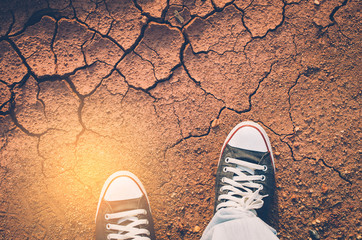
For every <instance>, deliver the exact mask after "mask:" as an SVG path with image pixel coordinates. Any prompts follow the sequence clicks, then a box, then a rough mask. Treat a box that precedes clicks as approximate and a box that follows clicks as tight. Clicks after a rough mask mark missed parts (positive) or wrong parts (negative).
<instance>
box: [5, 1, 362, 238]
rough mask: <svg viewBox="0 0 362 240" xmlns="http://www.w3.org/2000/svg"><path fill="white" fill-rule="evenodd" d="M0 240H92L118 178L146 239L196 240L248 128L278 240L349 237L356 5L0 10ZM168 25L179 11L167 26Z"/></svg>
mask: <svg viewBox="0 0 362 240" xmlns="http://www.w3.org/2000/svg"><path fill="white" fill-rule="evenodd" d="M0 9H1V13H0V36H1V37H0V106H1V114H0V124H1V125H0V135H1V138H0V139H1V142H0V149H1V158H0V237H1V238H2V239H92V238H93V237H94V214H95V211H96V206H97V201H98V195H99V193H100V189H101V187H102V185H103V182H104V181H105V179H106V178H107V177H108V176H109V175H110V174H111V173H113V172H115V171H118V170H129V171H131V172H134V173H135V174H136V175H137V176H138V177H139V178H140V179H141V180H142V181H143V183H144V185H145V187H146V189H147V191H148V194H149V197H150V201H151V206H152V209H153V215H154V219H155V222H156V226H155V227H156V232H157V235H158V239H199V238H200V236H201V234H202V231H203V230H204V228H205V226H206V225H207V223H208V222H209V220H210V219H211V217H212V209H213V203H214V196H213V195H214V178H215V172H216V166H217V162H218V155H219V151H220V148H221V146H222V143H223V141H224V139H225V137H226V135H227V134H228V132H229V131H230V130H231V129H232V128H233V126H234V125H236V124H237V123H238V122H240V121H242V120H246V119H249V120H253V121H256V122H258V123H259V124H261V125H262V126H263V127H264V128H265V129H266V131H267V132H268V134H269V136H270V138H271V141H272V145H273V148H274V152H275V155H276V169H277V199H276V204H275V206H274V218H273V219H272V220H271V224H272V225H273V226H274V227H276V228H277V229H278V232H279V233H278V235H279V237H280V238H281V239H308V238H310V239H318V236H317V235H313V234H312V235H310V231H311V230H314V231H317V233H318V234H319V235H320V239H361V231H362V229H361V199H362V197H361V172H360V169H359V168H360V167H361V164H360V161H361V83H362V81H361V69H362V66H361V50H362V48H361V2H360V1H359V0H306V1H304V0H295V1H293V0H234V1H229V0H211V1H210V0H204V1H201V0H167V1H166V0H149V1H147V0H134V1H126V0H91V1H86V0H63V1H58V0H33V1H30V0H15V1H13V0H1V6H0ZM175 11H177V12H175Z"/></svg>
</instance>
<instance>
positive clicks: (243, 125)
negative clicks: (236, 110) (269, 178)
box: [218, 121, 275, 172]
mask: <svg viewBox="0 0 362 240" xmlns="http://www.w3.org/2000/svg"><path fill="white" fill-rule="evenodd" d="M246 126H248V127H253V128H255V129H256V130H258V131H259V133H260V134H261V135H262V137H263V139H264V142H265V144H266V146H267V149H268V152H270V156H271V159H272V163H273V168H274V172H275V163H274V156H273V150H272V147H271V144H270V140H269V137H268V135H267V133H266V132H265V130H264V129H263V128H262V127H261V126H260V125H259V124H257V123H255V122H252V121H244V122H241V123H239V124H238V125H236V126H235V127H234V128H233V129H232V130H231V131H230V133H229V134H228V136H227V137H226V139H225V142H224V144H223V146H222V148H221V152H220V157H219V163H218V166H219V164H220V160H221V155H222V153H223V152H224V149H225V146H226V144H228V143H229V141H230V139H231V138H232V137H233V136H234V134H235V133H236V132H237V131H238V130H239V129H240V128H242V127H246Z"/></svg>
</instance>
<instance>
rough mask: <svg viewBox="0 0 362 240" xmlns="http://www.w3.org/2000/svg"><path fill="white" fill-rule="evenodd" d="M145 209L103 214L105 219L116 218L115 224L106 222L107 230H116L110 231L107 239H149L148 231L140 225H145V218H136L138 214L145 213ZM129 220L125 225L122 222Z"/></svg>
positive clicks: (146, 222)
mask: <svg viewBox="0 0 362 240" xmlns="http://www.w3.org/2000/svg"><path fill="white" fill-rule="evenodd" d="M146 214H147V211H146V210H145V209H137V210H130V211H125V212H119V213H109V214H106V215H105V219H106V220H112V219H118V220H117V224H112V223H108V224H107V225H106V228H107V229H108V230H114V231H118V232H117V233H110V234H108V236H107V239H133V240H151V239H150V238H149V237H146V236H150V232H149V231H148V230H147V229H145V228H142V227H140V226H141V225H147V224H148V221H147V219H138V217H137V216H138V215H146ZM127 221H128V222H130V223H128V224H127V225H122V223H125V222H127Z"/></svg>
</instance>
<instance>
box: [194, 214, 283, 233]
mask: <svg viewBox="0 0 362 240" xmlns="http://www.w3.org/2000/svg"><path fill="white" fill-rule="evenodd" d="M276 233H277V232H276V231H275V229H274V228H272V227H270V226H269V225H268V224H266V223H265V222H264V221H263V220H261V219H260V218H258V217H257V216H256V215H255V214H254V213H253V212H251V211H247V210H242V209H237V208H222V209H220V210H219V211H217V212H216V214H215V215H214V217H213V218H212V219H211V221H210V223H209V225H208V226H207V227H206V229H205V231H204V233H203V235H202V237H201V240H273V239H278V238H277V236H276Z"/></svg>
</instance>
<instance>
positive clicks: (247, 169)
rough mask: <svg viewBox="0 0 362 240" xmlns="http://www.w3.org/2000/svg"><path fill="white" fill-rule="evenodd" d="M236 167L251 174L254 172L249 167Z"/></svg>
mask: <svg viewBox="0 0 362 240" xmlns="http://www.w3.org/2000/svg"><path fill="white" fill-rule="evenodd" d="M236 168H238V169H240V170H241V171H243V172H248V173H250V174H251V175H254V174H255V171H254V170H252V169H250V168H247V167H243V166H237V167H236Z"/></svg>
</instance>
